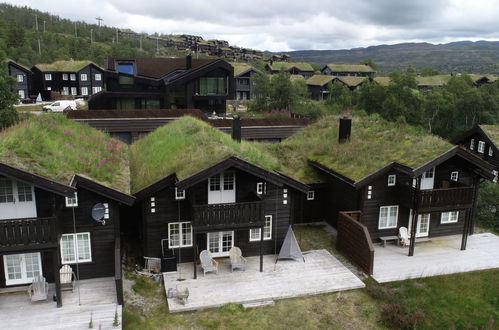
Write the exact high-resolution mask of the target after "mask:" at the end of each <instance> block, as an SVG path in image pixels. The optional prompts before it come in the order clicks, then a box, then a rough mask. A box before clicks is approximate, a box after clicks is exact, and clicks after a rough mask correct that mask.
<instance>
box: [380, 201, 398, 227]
mask: <svg viewBox="0 0 499 330" xmlns="http://www.w3.org/2000/svg"><path fill="white" fill-rule="evenodd" d="M385 208H386V209H387V211H386V226H384V227H382V226H381V209H385ZM392 208H394V209H396V210H397V213H396V215H395V224H392V225H390V213H391V210H392ZM398 218H399V206H398V205H386V206H380V207H379V215H378V229H379V230H384V229H394V228H397V225H398Z"/></svg>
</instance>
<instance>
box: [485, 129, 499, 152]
mask: <svg viewBox="0 0 499 330" xmlns="http://www.w3.org/2000/svg"><path fill="white" fill-rule="evenodd" d="M480 127H481V129H482V130H483V131H484V132H485V134H487V136H488V137H489V139H490V140H492V142H494V144H495V145H496V148H499V125H480Z"/></svg>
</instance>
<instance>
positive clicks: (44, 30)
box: [43, 20, 45, 33]
mask: <svg viewBox="0 0 499 330" xmlns="http://www.w3.org/2000/svg"><path fill="white" fill-rule="evenodd" d="M43 33H45V20H44V21H43Z"/></svg>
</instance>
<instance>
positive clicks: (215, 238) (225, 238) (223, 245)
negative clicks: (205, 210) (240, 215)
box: [207, 231, 234, 257]
mask: <svg viewBox="0 0 499 330" xmlns="http://www.w3.org/2000/svg"><path fill="white" fill-rule="evenodd" d="M207 242H208V246H207V249H208V251H210V252H211V255H212V256H213V257H228V256H229V251H230V249H231V248H232V247H233V246H234V232H233V231H219V232H212V233H208V239H207Z"/></svg>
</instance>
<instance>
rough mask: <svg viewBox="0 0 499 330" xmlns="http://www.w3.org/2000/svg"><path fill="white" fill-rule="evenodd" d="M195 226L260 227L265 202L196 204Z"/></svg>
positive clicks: (193, 215)
mask: <svg viewBox="0 0 499 330" xmlns="http://www.w3.org/2000/svg"><path fill="white" fill-rule="evenodd" d="M192 208H193V210H192V223H193V226H194V227H214V228H215V227H216V228H222V227H244V226H254V227H259V226H263V224H264V216H263V202H245V203H228V204H209V205H194V206H193V207H192Z"/></svg>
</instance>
